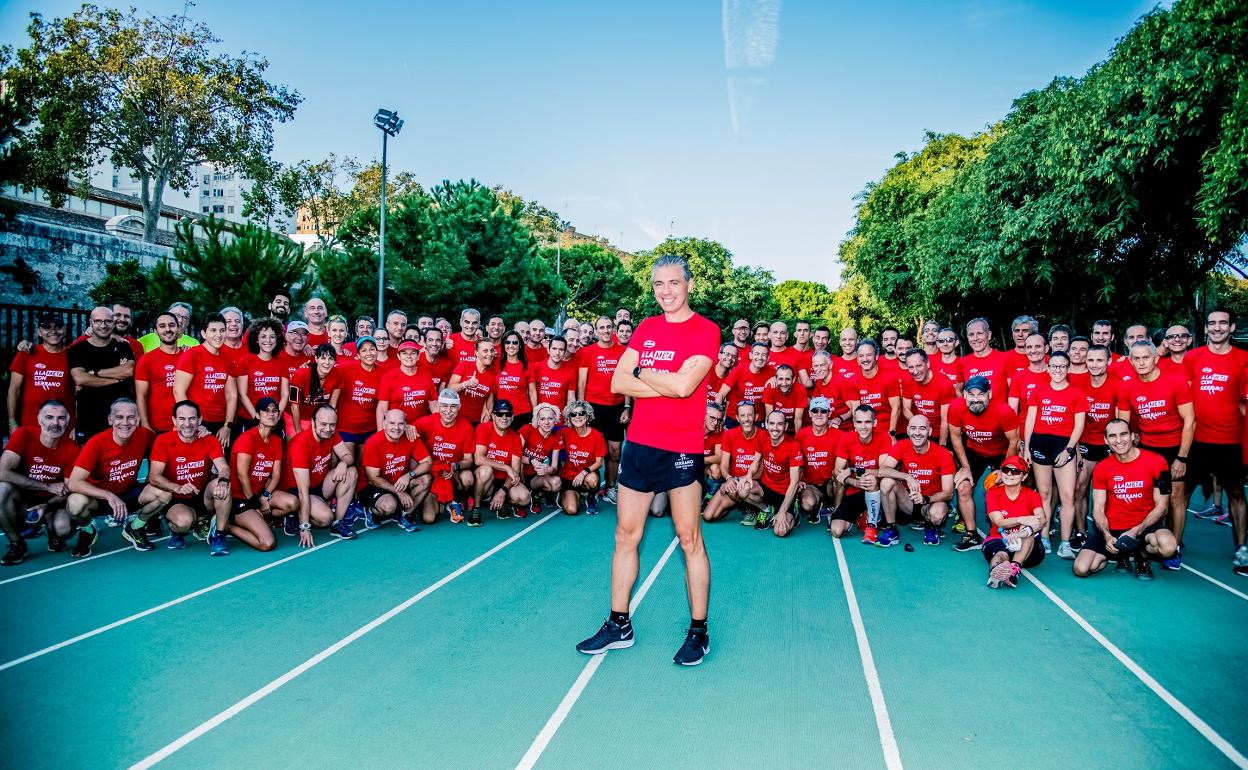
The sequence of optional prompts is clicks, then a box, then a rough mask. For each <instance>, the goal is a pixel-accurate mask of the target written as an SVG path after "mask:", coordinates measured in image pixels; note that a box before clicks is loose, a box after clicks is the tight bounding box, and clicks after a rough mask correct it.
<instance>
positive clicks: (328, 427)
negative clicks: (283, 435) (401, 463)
mask: <svg viewBox="0 0 1248 770" xmlns="http://www.w3.org/2000/svg"><path fill="white" fill-rule="evenodd" d="M358 481H359V471H357V470H356V468H355V461H354V458H353V457H352V456H351V450H350V449H348V448H347V444H346V442H344V441H343V440H342V437H341V436H340V435H339V434H338V411H337V410H336V409H334V408H333V407H332V406H330V405H329V404H321V405H320V406H318V407H316V409H315V411H313V412H312V422H311V424H310V426H309V428H308V430H305V431H302V432H300V433H298V434H297V435H295V436H294V437H293V438H291V439H290V441H289V442H288V443H287V444H286V456H285V457H284V458H283V460H282V480H281V483H280V484H278V488H279V489H282V490H284V494H282V495H281V497H280V498H278V501H279V502H278V505H277V506H276V507H277V508H278V509H279V510H280V511H281V512H282V513H284V514H285V515H284V516H283V517H282V531H283V532H285V533H286V534H287V535H289V536H291V537H294V536H296V535H298V536H299V545H300V546H301V547H303V548H311V547H312V546H313V545H315V541H314V540H313V538H312V528H313V527H329V533H330V534H331V535H333V536H334V537H336V538H339V539H341V540H353V539H355V536H356V535H355V530H353V529H351V525H350V524H349V523H348V522H347V520H346V516H347V510H348V508H349V507H350V505H351V501H352V499H353V498H354V497H355V488H356V486H357V482H358ZM331 502H332V503H333V508H330V503H331ZM292 503H293V504H294V507H293V508H290V506H291V504H292ZM288 508H289V510H288Z"/></svg>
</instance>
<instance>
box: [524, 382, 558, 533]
mask: <svg viewBox="0 0 1248 770" xmlns="http://www.w3.org/2000/svg"><path fill="white" fill-rule="evenodd" d="M559 416H560V415H559V407H557V406H555V405H554V404H550V403H545V402H543V403H540V404H538V405H537V406H535V407H533V424H532V425H525V426H524V427H523V428H521V429H520V439H521V440H522V441H524V459H523V460H522V461H521V464H522V465H523V466H524V482H525V484H526V485H527V486H528V488H529V490H530V495H529V498H530V499H529V507H528V510H527V511H526V510H525V509H524V508H517V509H516V511H515V513H516V517H517V518H521V519H523V518H524V517H525V516H527V515H528V514H530V513H531V514H533V515H535V516H536V515H537V514H539V513H541V512H542V503H541V501H540V500H539V499H538V497H539V496H540V495H543V494H544V495H547V496H548V498H549V499H550V500H557V499H558V498H559V490H561V489H562V488H563V479H562V478H561V477H560V476H559V451H560V448H561V447H562V446H563V441H562V440H561V439H560V438H559V434H558V433H556V432H555V426H556V425H558V424H559Z"/></svg>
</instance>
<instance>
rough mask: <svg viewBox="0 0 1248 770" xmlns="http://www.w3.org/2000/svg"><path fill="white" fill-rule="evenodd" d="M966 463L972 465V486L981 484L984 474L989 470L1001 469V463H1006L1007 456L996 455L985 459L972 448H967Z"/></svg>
mask: <svg viewBox="0 0 1248 770" xmlns="http://www.w3.org/2000/svg"><path fill="white" fill-rule="evenodd" d="M966 462H967V463H968V464H969V465H970V471H971V486H972V487H973V486H975V485H976V484H978V483H979V480H980V479H981V478H983V475H984V472H985V471H987V470H988V469H989V468H1000V467H1001V463H1003V462H1005V455H994V456H992V457H984V456H983V455H981V454H980V453H979V452H976V451H975V450H974V449H971V448H970V447H967V448H966Z"/></svg>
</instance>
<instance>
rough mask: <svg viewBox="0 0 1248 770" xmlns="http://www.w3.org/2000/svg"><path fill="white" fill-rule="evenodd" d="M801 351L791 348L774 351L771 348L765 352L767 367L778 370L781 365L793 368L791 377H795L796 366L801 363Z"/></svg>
mask: <svg viewBox="0 0 1248 770" xmlns="http://www.w3.org/2000/svg"><path fill="white" fill-rule="evenodd" d="M801 358H802V355H801V351H799V350H794V349H793V348H791V347H787V348H781V349H780V350H776V349H775V348H771V349H770V350H768V351H767V366H769V367H771V368H772V369H773V370H774V369H779V368H780V367H781V366H782V365H784V366H790V367H792V368H793V376H794V377H796V376H797V371H798V365H799V364H800V363H801Z"/></svg>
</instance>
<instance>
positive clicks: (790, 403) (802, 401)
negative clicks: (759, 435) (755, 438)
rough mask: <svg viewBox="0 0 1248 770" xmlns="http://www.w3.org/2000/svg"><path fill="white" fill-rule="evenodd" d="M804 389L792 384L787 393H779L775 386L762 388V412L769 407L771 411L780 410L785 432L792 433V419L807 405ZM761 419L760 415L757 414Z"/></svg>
mask: <svg viewBox="0 0 1248 770" xmlns="http://www.w3.org/2000/svg"><path fill="white" fill-rule="evenodd" d="M804 391H805V388H802V387H801V386H800V385H797V384H794V385H793V387H792V388H790V389H789V392H788V393H781V392H780V388H778V387H776V386H775V385H768V386H767V387H765V388H763V398H762V403H763V407H764V409H763V411H764V412H765V411H766V407H768V406H770V407H771V408H772V409H773V410H776V409H778V410H780V412H781V414H783V415H784V420H785V425H786V427H785V430H787V431H788V432H789V433H793V418H794V417H796V416H797V410H798V409H805V408H806V404H807V399H806V393H805V392H804ZM759 417H760V418H761V417H762V413H760V414H759Z"/></svg>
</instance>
